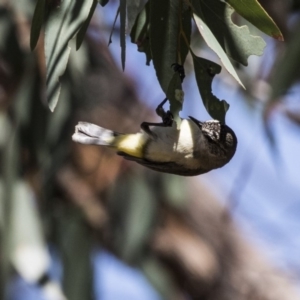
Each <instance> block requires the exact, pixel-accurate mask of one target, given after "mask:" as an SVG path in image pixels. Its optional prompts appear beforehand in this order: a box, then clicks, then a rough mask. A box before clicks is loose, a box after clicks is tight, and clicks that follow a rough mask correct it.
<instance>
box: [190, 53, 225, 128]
mask: <svg viewBox="0 0 300 300" xmlns="http://www.w3.org/2000/svg"><path fill="white" fill-rule="evenodd" d="M192 56H193V62H194V69H195V75H196V81H197V85H198V88H199V92H200V95H201V98H202V101H203V104H204V106H205V108H206V110H207V112H208V113H209V114H210V116H211V117H212V118H213V119H216V120H219V121H220V122H221V123H223V124H225V116H226V112H227V110H228V109H229V104H228V103H227V102H226V101H225V100H219V99H218V98H217V97H216V96H215V95H213V94H212V90H211V84H212V80H213V78H214V76H215V75H216V74H219V73H220V72H221V67H220V66H219V65H218V64H216V63H214V62H212V61H209V60H207V59H204V58H201V57H197V56H195V55H194V54H193V55H192Z"/></svg>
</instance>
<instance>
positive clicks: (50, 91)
mask: <svg viewBox="0 0 300 300" xmlns="http://www.w3.org/2000/svg"><path fill="white" fill-rule="evenodd" d="M92 4H93V0H77V1H72V0H64V1H62V2H61V5H60V6H59V7H52V8H51V9H50V12H49V17H48V20H47V22H46V29H45V58H46V66H47V76H46V84H47V101H48V103H49V107H50V110H51V111H53V110H54V109H55V107H56V104H57V102H58V98H59V94H60V83H59V78H60V76H61V75H62V74H63V73H64V72H65V69H66V66H67V62H68V58H69V54H70V50H71V49H70V47H69V46H68V43H69V41H70V40H71V39H72V38H73V37H74V35H75V34H76V32H77V31H78V30H79V28H80V27H81V26H82V24H83V22H84V21H85V20H86V19H87V17H88V14H89V12H90V9H91V6H92Z"/></svg>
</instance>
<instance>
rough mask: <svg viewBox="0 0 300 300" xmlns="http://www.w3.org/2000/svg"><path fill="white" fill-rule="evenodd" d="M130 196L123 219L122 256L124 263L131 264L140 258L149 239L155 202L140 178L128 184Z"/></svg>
mask: <svg viewBox="0 0 300 300" xmlns="http://www.w3.org/2000/svg"><path fill="white" fill-rule="evenodd" d="M129 184H130V191H131V193H130V196H129V199H127V205H128V206H129V207H128V210H127V214H126V219H125V224H124V225H125V232H124V234H125V237H126V240H125V242H124V244H123V250H122V256H123V258H124V259H125V260H126V261H129V262H133V261H135V260H136V259H137V257H139V256H140V253H141V250H142V249H143V247H144V245H145V243H146V240H147V239H148V237H149V232H150V230H151V227H152V224H153V222H154V219H153V217H154V215H155V210H156V202H155V199H154V195H153V193H152V191H151V189H150V187H149V185H147V183H146V181H145V180H144V178H142V177H136V178H134V179H133V180H131V181H130V182H129Z"/></svg>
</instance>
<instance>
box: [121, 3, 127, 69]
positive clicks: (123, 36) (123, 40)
mask: <svg viewBox="0 0 300 300" xmlns="http://www.w3.org/2000/svg"><path fill="white" fill-rule="evenodd" d="M126 1H127V0H120V46H121V63H122V69H123V71H124V69H125V59H126V14H127V10H126Z"/></svg>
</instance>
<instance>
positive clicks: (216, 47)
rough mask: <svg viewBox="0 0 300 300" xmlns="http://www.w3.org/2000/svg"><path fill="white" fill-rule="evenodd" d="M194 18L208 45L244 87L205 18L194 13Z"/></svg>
mask: <svg viewBox="0 0 300 300" xmlns="http://www.w3.org/2000/svg"><path fill="white" fill-rule="evenodd" d="M194 19H195V22H196V25H197V27H198V30H199V31H200V33H201V34H202V36H203V38H204V40H205V41H206V43H207V45H208V46H209V47H210V48H211V49H213V51H215V52H216V54H217V55H218V56H219V58H220V59H221V62H222V63H223V65H224V67H225V68H226V69H227V71H228V72H229V73H230V74H231V75H232V76H233V78H234V79H235V80H236V81H237V82H238V83H239V84H240V85H241V86H242V87H243V88H245V87H244V85H243V83H242V82H241V80H240V78H239V76H238V74H237V73H236V71H235V69H234V67H233V65H232V63H231V61H230V59H229V58H228V56H227V54H226V53H225V51H224V50H223V48H222V47H221V45H220V44H219V42H218V40H217V39H216V38H215V36H214V35H213V33H212V32H211V30H210V29H209V27H208V26H207V25H206V24H205V22H203V20H202V19H201V18H200V17H198V16H197V15H195V14H194Z"/></svg>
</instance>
